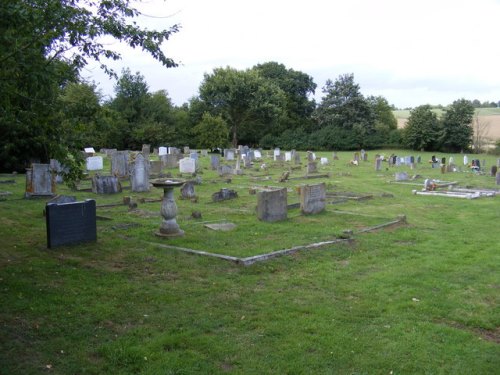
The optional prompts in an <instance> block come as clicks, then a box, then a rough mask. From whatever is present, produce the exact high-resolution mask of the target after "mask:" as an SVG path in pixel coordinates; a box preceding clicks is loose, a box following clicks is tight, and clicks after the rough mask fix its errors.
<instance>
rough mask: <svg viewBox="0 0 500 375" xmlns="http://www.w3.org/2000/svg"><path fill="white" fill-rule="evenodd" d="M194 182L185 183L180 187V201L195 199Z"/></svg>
mask: <svg viewBox="0 0 500 375" xmlns="http://www.w3.org/2000/svg"><path fill="white" fill-rule="evenodd" d="M194 185H195V183H194V181H186V182H185V183H184V185H182V186H181V198H182V199H192V198H196V193H195V191H194Z"/></svg>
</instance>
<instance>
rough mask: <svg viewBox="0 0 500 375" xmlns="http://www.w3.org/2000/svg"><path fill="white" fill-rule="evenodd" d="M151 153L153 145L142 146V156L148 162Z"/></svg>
mask: <svg viewBox="0 0 500 375" xmlns="http://www.w3.org/2000/svg"><path fill="white" fill-rule="evenodd" d="M150 153H151V145H146V144H144V145H142V154H143V155H144V157H145V158H146V160H148V158H149V154H150Z"/></svg>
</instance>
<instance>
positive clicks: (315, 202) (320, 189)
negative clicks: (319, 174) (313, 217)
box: [300, 182, 326, 215]
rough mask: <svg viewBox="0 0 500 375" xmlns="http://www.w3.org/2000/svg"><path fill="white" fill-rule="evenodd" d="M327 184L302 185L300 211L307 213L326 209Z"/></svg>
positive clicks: (315, 212)
mask: <svg viewBox="0 0 500 375" xmlns="http://www.w3.org/2000/svg"><path fill="white" fill-rule="evenodd" d="M325 201H326V185H325V183H324V182H323V183H321V184H317V185H305V186H301V187H300V211H301V212H302V213H303V214H305V215H309V214H317V213H320V212H322V211H323V210H324V209H325V204H326V203H325Z"/></svg>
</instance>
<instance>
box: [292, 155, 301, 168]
mask: <svg viewBox="0 0 500 375" xmlns="http://www.w3.org/2000/svg"><path fill="white" fill-rule="evenodd" d="M293 163H294V164H295V165H299V164H301V163H302V162H301V161H300V154H299V153H298V152H295V153H294V155H293Z"/></svg>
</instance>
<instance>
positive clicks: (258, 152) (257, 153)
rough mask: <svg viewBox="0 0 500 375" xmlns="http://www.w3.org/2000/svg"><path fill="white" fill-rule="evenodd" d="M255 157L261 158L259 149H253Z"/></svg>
mask: <svg viewBox="0 0 500 375" xmlns="http://www.w3.org/2000/svg"><path fill="white" fill-rule="evenodd" d="M253 153H254V156H255V159H262V153H261V152H260V150H255V151H254V152H253Z"/></svg>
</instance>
